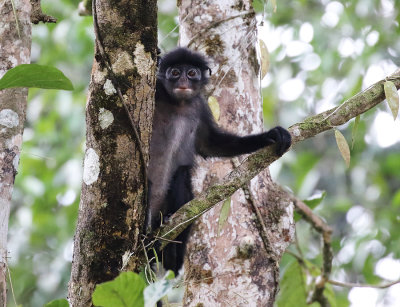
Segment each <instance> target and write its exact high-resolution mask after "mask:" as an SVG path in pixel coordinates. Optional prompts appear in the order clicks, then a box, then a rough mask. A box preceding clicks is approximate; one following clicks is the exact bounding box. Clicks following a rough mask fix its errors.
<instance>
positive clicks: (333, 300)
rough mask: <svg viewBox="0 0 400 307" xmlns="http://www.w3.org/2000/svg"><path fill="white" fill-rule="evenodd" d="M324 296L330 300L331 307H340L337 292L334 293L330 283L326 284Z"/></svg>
mask: <svg viewBox="0 0 400 307" xmlns="http://www.w3.org/2000/svg"><path fill="white" fill-rule="evenodd" d="M324 296H325V297H326V299H327V300H328V302H329V304H330V305H331V307H336V306H338V304H337V301H336V297H335V291H333V287H332V285H331V284H328V283H326V284H325V289H324Z"/></svg>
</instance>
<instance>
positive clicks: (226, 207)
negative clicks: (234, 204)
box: [218, 197, 231, 236]
mask: <svg viewBox="0 0 400 307" xmlns="http://www.w3.org/2000/svg"><path fill="white" fill-rule="evenodd" d="M230 209H231V198H230V197H228V198H227V199H225V201H224V204H223V205H222V207H221V212H220V213H219V219H218V236H219V234H220V232H221V231H222V228H224V225H225V223H226V221H227V220H228V216H229V211H230Z"/></svg>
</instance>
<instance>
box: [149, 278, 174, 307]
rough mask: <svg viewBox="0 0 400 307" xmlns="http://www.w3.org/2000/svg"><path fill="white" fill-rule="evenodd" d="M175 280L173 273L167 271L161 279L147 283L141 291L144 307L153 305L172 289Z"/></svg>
mask: <svg viewBox="0 0 400 307" xmlns="http://www.w3.org/2000/svg"><path fill="white" fill-rule="evenodd" d="M171 273H172V274H171ZM177 282H178V281H177V280H175V279H174V273H173V272H172V271H168V272H167V273H166V274H165V276H164V278H163V279H161V280H159V281H156V282H155V283H152V284H150V285H148V286H147V287H146V289H144V292H143V293H144V301H145V307H153V306H154V305H155V304H156V303H157V302H158V301H159V300H160V299H162V298H163V297H164V296H165V295H167V294H168V292H170V291H171V290H172V288H173V287H174V286H175V285H176V284H177Z"/></svg>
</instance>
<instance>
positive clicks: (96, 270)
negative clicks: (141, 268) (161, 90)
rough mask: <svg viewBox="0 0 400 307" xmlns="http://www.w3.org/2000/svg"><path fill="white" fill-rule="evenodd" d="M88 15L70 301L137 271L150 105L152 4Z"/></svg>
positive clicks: (86, 301) (105, 6)
mask: <svg viewBox="0 0 400 307" xmlns="http://www.w3.org/2000/svg"><path fill="white" fill-rule="evenodd" d="M95 13H96V15H97V16H94V20H95V30H96V29H97V30H96V31H95V32H97V35H96V36H97V40H96V55H95V61H94V64H93V70H92V77H91V82H90V88H89V97H88V103H87V107H86V129H87V132H86V154H85V160H84V171H83V183H82V196H81V202H80V208H79V218H78V225H77V230H76V235H75V244H74V258H73V265H72V275H71V280H70V284H69V299H70V302H71V304H72V306H90V305H91V295H92V292H93V290H94V287H95V286H96V284H98V283H101V282H104V281H107V280H110V279H113V278H114V277H116V276H117V275H118V274H119V272H120V271H121V270H136V269H137V265H138V263H137V257H135V255H133V256H132V251H134V250H135V249H136V248H137V246H138V244H140V240H141V238H140V233H141V230H142V225H143V221H144V216H145V215H144V209H145V208H144V206H143V203H144V199H145V195H146V190H145V185H144V182H145V178H146V176H145V175H144V168H143V167H144V165H143V162H144V164H147V162H148V152H149V140H150V131H151V126H152V115H153V108H154V89H155V65H156V64H155V63H156V46H157V2H156V1H155V0H151V1H147V0H131V1H122V2H121V1H120V2H115V1H111V0H97V1H96V11H95V12H94V14H95ZM96 20H97V26H96ZM110 70H112V72H110ZM120 97H122V98H123V100H124V102H122V101H121V99H120ZM124 104H125V105H124ZM125 106H126V108H127V109H128V110H129V113H130V114H131V118H132V119H133V126H135V127H136V130H137V133H138V136H139V139H140V140H137V139H136V137H135V131H134V129H133V128H132V123H131V122H130V119H129V116H128V113H127V111H126V109H125Z"/></svg>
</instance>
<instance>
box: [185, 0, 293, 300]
mask: <svg viewBox="0 0 400 307" xmlns="http://www.w3.org/2000/svg"><path fill="white" fill-rule="evenodd" d="M207 3H208V5H204V3H203V2H202V1H200V0H196V1H189V0H182V1H181V2H180V6H179V16H180V20H181V21H180V44H181V45H182V46H189V47H190V48H193V49H197V50H199V51H201V52H203V53H205V54H206V55H207V56H208V57H210V58H211V60H212V65H211V68H212V71H213V77H212V82H211V83H212V89H211V91H213V92H212V95H213V96H214V97H216V98H217V100H218V103H219V107H220V110H221V117H220V119H219V124H220V125H221V126H222V127H224V128H226V129H227V130H229V131H234V132H236V133H239V134H241V135H247V134H252V133H258V132H261V131H262V130H263V121H262V103H261V97H260V65H259V62H258V58H257V51H256V49H257V44H258V42H257V27H256V19H255V14H254V11H253V9H252V7H251V1H233V0H230V1H228V0H225V1H208V2H207ZM243 158H244V157H239V159H238V158H234V159H231V160H227V159H224V160H221V159H210V160H207V161H204V160H202V161H199V164H198V168H197V172H196V175H195V178H194V186H195V191H196V192H197V193H199V192H201V191H202V190H204V189H205V188H207V187H208V186H210V185H212V184H213V183H215V182H217V181H218V180H219V179H220V178H222V177H224V176H225V175H226V174H227V173H229V172H230V171H231V170H232V168H233V166H234V165H235V164H237V163H240V161H242V160H243ZM228 201H230V213H229V217H228V219H227V221H226V222H225V223H222V222H221V224H220V223H219V220H221V218H220V214H221V206H222V204H219V205H217V206H215V207H214V208H213V209H211V210H210V211H208V212H207V213H205V214H204V215H203V216H202V218H201V219H200V220H199V221H198V222H197V223H196V225H195V227H194V229H193V232H192V236H191V239H190V243H189V246H188V257H187V259H186V260H187V261H186V264H185V273H186V274H185V281H186V283H185V284H186V285H187V286H186V292H185V298H184V304H185V306H199V305H200V304H202V305H204V306H228V305H229V306H243V305H246V306H272V304H273V302H274V300H275V295H276V292H277V289H278V282H279V260H280V258H281V255H282V253H283V252H284V251H285V249H286V247H287V246H288V245H289V243H290V241H291V240H292V238H293V234H294V223H293V218H292V211H293V205H292V204H291V203H290V201H289V200H287V199H285V198H283V197H282V196H281V193H280V192H279V191H278V189H276V188H275V186H274V184H273V183H272V181H271V178H270V175H269V172H268V171H267V170H266V171H263V172H262V173H260V175H259V176H257V177H256V178H254V179H253V180H252V181H251V183H250V184H249V185H248V186H246V187H244V188H243V189H242V190H239V191H237V192H236V193H235V194H234V195H233V196H232V197H231V199H230V200H228Z"/></svg>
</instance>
